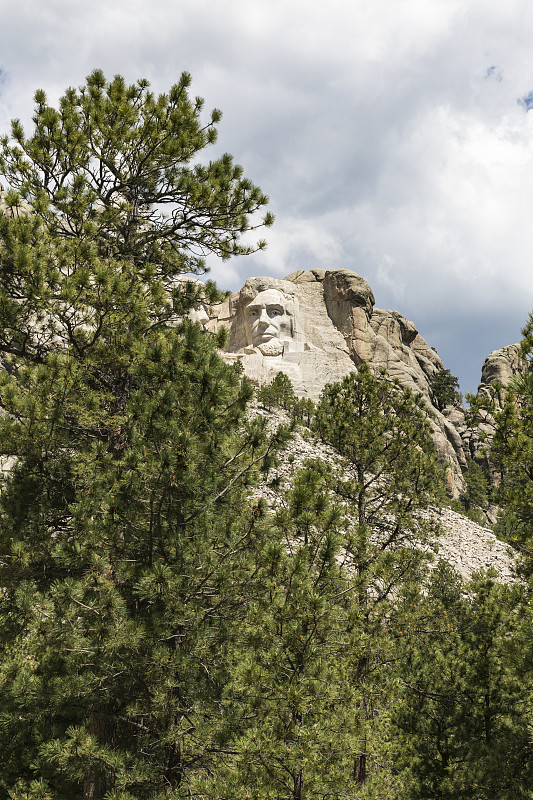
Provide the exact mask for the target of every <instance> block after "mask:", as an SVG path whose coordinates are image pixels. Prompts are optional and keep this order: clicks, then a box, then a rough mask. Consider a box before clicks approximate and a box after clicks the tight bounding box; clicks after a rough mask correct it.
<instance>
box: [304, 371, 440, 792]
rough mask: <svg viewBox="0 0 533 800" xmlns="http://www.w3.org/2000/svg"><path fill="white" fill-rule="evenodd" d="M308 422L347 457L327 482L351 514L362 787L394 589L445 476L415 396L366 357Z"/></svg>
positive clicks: (428, 536)
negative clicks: (359, 640)
mask: <svg viewBox="0 0 533 800" xmlns="http://www.w3.org/2000/svg"><path fill="white" fill-rule="evenodd" d="M313 426H314V429H315V430H316V431H317V433H318V434H319V435H320V436H321V437H322V439H324V440H325V441H327V442H329V443H330V444H332V445H333V446H334V447H336V448H337V450H338V451H339V452H340V453H341V454H342V455H343V456H345V458H346V460H347V470H346V474H345V475H339V476H338V477H337V479H336V482H335V485H334V490H335V492H336V493H337V495H338V497H339V498H340V499H341V501H342V502H343V503H344V504H345V505H346V507H347V509H348V513H349V514H350V515H351V520H352V524H351V526H350V528H349V530H348V531H347V534H346V536H345V540H344V545H343V546H344V548H345V549H346V553H347V559H348V562H349V563H350V564H351V569H352V572H353V575H354V583H355V586H356V602H357V604H358V607H359V616H360V626H361V633H362V635H363V637H364V640H365V642H366V645H365V648H364V650H363V651H362V652H361V653H360V654H359V655H358V658H357V663H356V665H355V667H354V670H353V673H352V681H353V682H354V685H355V686H356V687H364V688H365V691H363V693H362V696H361V700H360V717H361V718H363V719H365V720H366V722H367V733H366V734H363V735H362V737H361V740H360V747H359V752H357V753H356V754H355V759H354V766H353V777H354V782H355V784H356V785H358V786H359V788H360V789H363V788H364V787H365V785H366V783H367V781H368V779H369V770H368V764H369V759H370V757H371V756H372V742H371V737H372V729H373V725H374V722H373V721H374V720H375V719H376V718H377V717H378V716H379V709H378V708H377V707H376V701H375V693H373V692H371V691H370V689H371V688H372V687H373V686H374V685H378V684H380V682H381V681H382V679H383V670H382V667H383V665H384V664H385V663H386V662H387V659H388V655H387V652H388V648H389V645H390V640H389V638H388V631H389V630H390V629H391V626H392V625H393V622H394V617H395V595H396V596H397V595H398V593H400V592H401V591H403V588H402V587H404V585H405V584H408V583H409V582H412V581H420V580H421V572H420V570H421V568H422V565H423V564H424V561H425V558H426V557H425V556H424V554H423V552H422V549H421V547H422V546H423V545H425V544H430V545H431V543H432V541H433V539H434V537H435V535H436V532H437V530H436V525H435V524H434V523H432V522H431V521H430V518H429V517H427V516H426V517H424V515H423V514H422V513H421V512H422V511H423V510H424V509H427V508H428V507H429V506H430V505H431V504H432V503H434V502H436V501H437V500H438V499H439V498H442V497H443V495H444V479H443V475H442V470H441V468H440V466H439V465H438V463H437V457H436V452H435V448H434V445H433V442H432V439H431V435H430V429H429V423H428V421H427V416H426V412H425V410H424V405H423V400H422V398H421V397H420V396H415V395H413V394H412V393H411V392H410V391H408V390H406V389H402V388H401V387H400V386H399V385H398V384H397V383H395V382H390V381H387V380H385V379H383V377H376V376H374V375H373V374H372V372H371V371H370V369H369V368H368V367H367V366H366V365H363V366H361V367H359V368H358V371H357V372H353V373H350V374H349V375H347V376H346V377H345V378H344V380H343V381H342V382H341V383H338V384H333V385H330V386H327V387H326V388H325V389H324V391H323V393H322V397H321V399H320V402H319V403H318V406H317V409H316V414H315V417H314V421H313ZM370 777H371V776H370Z"/></svg>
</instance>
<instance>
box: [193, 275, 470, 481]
mask: <svg viewBox="0 0 533 800" xmlns="http://www.w3.org/2000/svg"><path fill="white" fill-rule="evenodd" d="M374 303H375V300H374V295H373V292H372V289H371V288H370V286H369V285H368V283H367V282H366V281H365V280H364V278H362V277H361V276H360V275H357V274H356V273H355V272H351V271H350V270H347V269H336V270H300V271H297V272H293V273H292V274H291V275H289V276H288V277H287V278H285V279H284V280H277V279H275V278H267V277H258V278H249V279H248V280H247V281H246V283H245V284H244V286H243V287H242V289H241V290H240V291H239V292H237V293H235V294H233V295H231V297H229V298H228V299H227V300H226V301H225V302H224V303H222V304H220V305H218V306H216V307H213V308H212V309H210V322H209V324H208V327H209V328H210V329H211V330H216V329H218V328H219V327H220V326H222V325H223V326H225V327H227V328H228V329H229V339H228V344H227V348H226V353H225V358H226V359H227V360H228V361H230V362H231V361H239V362H240V363H241V364H242V366H243V369H244V372H245V374H246V375H248V376H249V377H250V378H251V379H252V380H254V381H255V382H256V383H258V384H263V383H266V382H269V381H271V380H272V379H273V378H274V377H275V375H276V374H277V373H278V372H279V371H282V372H284V373H286V374H287V375H288V377H289V378H290V379H291V381H292V383H293V385H294V388H295V391H296V393H297V394H298V395H300V396H304V397H311V398H312V399H313V400H317V399H318V397H319V396H320V393H321V391H322V389H323V388H324V386H325V385H326V384H327V383H332V382H335V381H339V380H342V378H343V377H344V376H345V375H346V374H348V373H349V372H351V371H353V370H355V369H357V366H358V365H360V364H362V363H366V364H369V365H371V367H372V368H373V369H374V370H375V372H376V373H377V372H379V371H384V372H385V374H386V375H387V376H388V377H390V378H392V379H397V380H398V381H399V382H400V383H401V384H402V385H403V386H406V387H408V388H410V389H412V390H413V391H414V392H419V393H420V394H422V396H423V397H424V398H425V401H426V403H427V406H428V410H429V411H430V412H431V413H430V420H431V425H432V429H433V437H434V440H435V443H436V446H437V449H438V451H439V453H440V456H441V458H442V460H443V462H444V463H445V464H446V465H447V471H448V478H449V483H450V491H451V493H452V494H455V495H456V494H457V493H458V491H459V490H460V489H461V487H462V478H461V475H462V468H464V466H465V465H466V458H465V445H464V442H463V440H462V438H461V432H460V431H461V428H462V427H466V426H465V425H464V410H462V409H460V408H457V409H455V408H454V409H453V418H450V411H452V410H451V409H445V413H442V412H441V411H440V410H439V409H438V408H437V407H436V406H435V405H434V403H433V399H432V393H431V389H430V379H431V377H432V376H433V375H434V374H435V372H437V371H438V370H441V369H443V368H444V364H443V363H442V361H441V359H440V358H439V356H438V355H437V353H436V352H435V351H434V350H433V349H432V348H431V347H430V346H429V345H428V344H427V342H426V341H425V340H424V339H423V338H422V336H420V334H419V333H418V331H417V329H416V326H415V325H414V323H413V322H411V321H409V320H407V319H406V318H405V317H403V316H402V315H401V314H400V313H399V312H397V311H389V310H386V309H381V308H376V307H375V305H374Z"/></svg>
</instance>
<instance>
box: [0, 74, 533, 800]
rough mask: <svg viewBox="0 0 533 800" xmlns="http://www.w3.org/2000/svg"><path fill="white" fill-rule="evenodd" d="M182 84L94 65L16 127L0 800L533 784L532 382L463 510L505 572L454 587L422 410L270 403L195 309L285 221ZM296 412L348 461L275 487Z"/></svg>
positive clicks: (394, 388)
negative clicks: (506, 577)
mask: <svg viewBox="0 0 533 800" xmlns="http://www.w3.org/2000/svg"><path fill="white" fill-rule="evenodd" d="M189 85H190V78H189V76H188V75H187V74H184V75H183V76H182V78H181V80H180V82H179V83H178V84H177V85H175V86H173V87H172V88H171V89H170V91H169V93H168V94H166V95H161V96H158V97H156V96H154V95H153V94H152V93H151V92H150V89H149V86H148V84H147V82H146V81H139V82H138V83H137V84H135V85H132V86H128V85H126V83H125V82H124V80H123V79H122V78H120V77H115V78H114V79H113V80H112V81H110V82H108V81H106V79H105V77H104V76H103V75H102V73H101V72H99V71H95V72H94V73H92V75H90V76H89V77H88V78H87V81H86V84H85V85H84V86H83V87H81V88H80V89H79V90H75V89H69V90H67V92H66V93H65V94H64V96H63V97H62V98H61V100H60V103H59V106H58V108H57V109H56V108H53V107H51V106H49V105H48V103H47V100H46V97H45V95H44V93H43V92H41V91H39V92H37V93H36V95H35V114H34V118H33V119H34V125H35V128H34V131H33V133H32V134H31V136H27V135H26V134H25V132H24V130H23V129H22V126H21V125H20V123H19V122H18V121H15V122H14V123H13V125H12V131H11V136H10V137H7V136H6V137H4V138H3V139H2V140H1V143H0V175H1V176H2V181H3V184H4V186H3V192H2V195H1V198H0V202H1V209H0V356H1V360H2V367H3V368H2V370H1V371H0V407H1V408H2V412H3V413H2V416H1V418H0V453H1V455H2V459H3V461H2V463H3V479H2V491H1V493H0V586H1V587H2V591H1V593H0V640H1V644H2V649H1V655H0V747H1V751H2V758H1V763H0V800H3V799H4V798H6V800H7V798H12V799H15V800H44V798H48V799H52V798H53V799H54V800H72V798H86V799H87V800H88V799H89V798H90V799H91V800H104V799H105V800H133V799H134V798H135V800H141V799H146V800H148V799H150V800H163V798H166V799H167V800H170V798H205V799H206V800H207V799H208V798H209V799H210V800H225V799H227V800H233V799H235V800H238V799H239V798H242V799H243V800H244V798H255V800H265V799H266V798H275V799H276V800H315V799H317V800H326V798H327V799H328V800H347V799H349V798H368V799H369V800H370V798H373V799H374V800H469V799H470V798H471V799H472V800H489V799H490V800H496V799H501V800H504V799H505V800H519V799H520V798H531V797H533V741H532V732H531V731H532V726H533V615H532V612H533V606H532V594H531V589H532V583H531V581H532V577H531V576H532V573H533V561H532V555H533V550H532V548H533V540H532V537H533V471H532V466H531V465H532V455H533V382H532V380H531V372H530V371H528V370H527V369H526V371H525V372H524V375H523V376H522V377H521V378H520V379H519V380H516V381H515V382H514V383H513V384H512V385H511V386H510V387H509V388H508V389H506V390H505V392H504V394H505V397H504V401H503V410H502V411H498V412H496V411H494V409H492V411H494V413H495V415H496V434H495V437H494V441H493V443H492V446H491V448H490V450H489V449H487V452H486V454H485V455H484V457H483V460H482V461H480V463H477V462H472V464H470V466H469V469H468V471H467V474H466V475H465V486H466V488H465V492H464V494H463V496H462V498H461V499H460V500H459V501H456V502H460V504H461V505H460V507H461V508H462V509H463V510H464V511H466V512H469V513H470V514H471V515H473V516H474V517H476V515H478V516H479V515H482V514H483V513H484V510H485V508H486V506H487V504H488V503H489V502H490V503H491V504H492V505H496V504H497V505H498V506H499V508H500V509H501V511H500V517H499V520H498V523H497V525H496V530H497V533H498V535H499V536H501V537H502V538H504V539H505V540H506V541H509V542H510V543H512V544H513V546H514V547H515V548H516V550H517V552H518V553H519V557H520V561H519V574H518V575H517V580H516V582H515V583H514V584H512V585H501V584H499V583H498V582H496V581H495V579H494V576H493V575H491V574H476V575H475V576H474V578H473V580H472V581H470V582H469V583H465V582H463V581H462V580H461V578H460V577H459V575H458V574H457V573H456V572H454V570H453V568H452V567H451V566H450V565H448V564H446V563H444V562H442V561H439V559H438V534H439V531H438V529H437V526H436V524H434V523H432V522H431V516H430V515H428V514H425V513H423V512H424V511H425V510H427V509H428V508H430V507H431V506H432V505H439V504H446V503H449V502H450V499H449V498H448V497H447V496H446V488H445V480H444V476H443V470H442V467H441V465H440V464H439V462H438V458H437V455H436V452H435V448H434V445H433V441H432V439H431V436H430V428H429V424H428V420H427V410H426V407H425V406H424V404H423V403H422V401H421V398H420V397H417V396H415V395H413V394H412V393H411V392H409V391H407V390H406V389H403V388H402V387H400V386H399V385H398V384H397V383H395V382H393V381H390V380H388V379H387V376H386V375H374V374H373V373H372V372H371V370H370V369H369V368H367V367H361V368H359V369H358V371H357V372H354V373H352V374H350V375H348V376H347V377H346V378H345V379H344V381H343V382H342V383H339V384H334V385H329V386H327V387H326V388H325V390H324V391H323V393H322V396H321V398H320V401H319V402H318V403H317V404H316V406H315V405H314V404H313V403H311V402H310V401H303V400H298V398H296V397H295V396H294V393H293V391H292V387H291V385H290V382H289V381H288V380H287V379H286V378H284V377H283V376H279V377H278V378H276V379H275V380H274V381H273V383H272V384H270V385H268V386H264V387H262V388H261V389H260V390H259V391H258V392H257V391H256V389H255V387H254V386H252V385H251V383H250V382H249V381H248V380H247V379H246V378H245V377H244V376H243V375H242V374H241V372H240V371H239V369H238V368H236V367H235V366H231V365H228V364H226V363H225V362H224V361H223V360H222V359H221V358H220V356H219V354H218V352H219V348H220V346H221V344H222V336H223V335H222V334H221V335H220V336H213V335H211V334H208V333H206V332H205V331H204V330H202V328H201V326H200V325H199V324H198V323H194V322H192V321H191V320H190V319H189V318H188V312H189V311H190V310H191V309H192V308H194V306H195V305H197V304H198V303H199V302H210V301H212V300H213V299H214V298H216V297H217V296H218V294H217V292H218V290H217V289H216V287H215V286H214V285H211V284H209V283H208V284H205V285H199V284H197V283H195V282H192V281H180V280H179V277H180V276H181V275H183V274H184V273H187V274H201V273H202V272H203V270H204V267H205V263H204V259H205V257H206V256H207V255H208V254H210V253H214V254H216V255H218V256H220V257H222V258H229V257H230V256H233V255H239V254H246V253H250V252H253V251H254V249H256V248H261V247H263V246H264V242H263V241H262V240H260V241H258V242H257V244H255V245H250V244H243V243H242V237H243V235H244V234H247V233H248V232H249V231H253V230H255V229H256V228H259V227H261V226H263V225H267V226H268V225H270V224H271V223H272V217H271V215H270V214H268V213H267V214H266V215H265V216H264V217H263V218H262V219H258V217H257V215H258V213H260V212H261V209H262V208H263V207H264V206H265V205H266V203H267V198H266V197H265V195H264V194H263V193H262V192H261V190H260V189H259V188H258V187H256V186H254V185H253V183H251V181H249V180H248V179H247V178H245V177H243V173H242V169H241V168H240V167H239V166H238V165H235V164H234V163H233V160H232V158H231V157H230V156H228V155H224V156H222V157H221V158H219V159H217V160H215V161H212V162H208V163H207V164H202V163H201V162H200V160H199V156H198V153H199V152H200V151H202V150H203V149H204V147H206V146H207V145H209V144H211V143H213V142H214V141H215V139H216V124H217V122H218V120H219V118H220V113H219V112H218V111H214V112H213V114H212V115H211V117H210V119H209V121H208V122H207V123H202V121H201V114H202V101H201V100H200V99H199V98H196V99H195V100H193V99H191V98H190V96H189ZM532 351H533V319H530V320H529V322H528V324H527V325H526V328H525V329H524V340H523V355H524V358H525V359H526V362H527V361H528V360H529V358H530V356H531V353H532ZM441 378H442V380H441V381H440V385H439V384H438V382H437V383H436V384H435V387H434V391H435V392H436V393H439V397H440V399H441V401H442V403H444V404H445V403H446V402H448V401H450V399H451V401H455V399H456V389H457V387H456V383H455V379H454V378H453V376H450V375H449V374H448V375H443V376H441ZM502 391H503V390H502ZM254 393H256V397H257V400H258V402H260V403H262V404H263V406H264V407H266V408H269V407H270V408H273V407H282V408H284V409H285V410H286V411H287V414H286V424H282V425H278V426H272V425H269V424H268V415H267V416H261V415H259V416H258V415H255V416H254V415H253V414H251V413H250V412H249V404H250V401H251V399H252V398H253V396H254ZM483 410H484V411H487V408H485V409H481V408H480V405H479V402H477V401H476V402H474V401H472V405H471V409H470V413H471V415H472V419H475V417H476V414H479V413H481V412H482V411H483ZM488 410H491V409H490V408H489V409H488ZM298 426H303V427H304V428H305V430H306V431H307V433H306V435H307V436H309V437H314V438H315V439H316V440H318V441H322V442H327V443H328V444H329V445H331V446H333V447H334V448H335V449H336V451H337V452H338V454H339V463H337V464H329V463H326V462H324V461H323V460H308V461H307V462H305V463H304V464H303V466H302V467H300V468H295V469H294V470H293V472H292V476H291V481H290V485H288V486H286V485H284V486H282V485H280V484H279V479H278V478H277V477H276V465H277V464H278V463H279V461H280V459H284V458H287V455H286V453H287V450H286V448H287V445H288V444H289V443H290V441H291V436H292V435H293V432H294V430H295V429H296V428H297V427H298ZM339 464H342V469H341V468H339ZM265 485H267V486H269V485H270V486H275V487H276V489H277V490H278V491H279V493H280V497H281V498H282V500H281V502H280V504H279V505H278V506H277V507H276V508H275V509H273V508H270V507H269V506H268V504H267V503H266V502H265V500H264V498H263V497H262V496H261V487H262V486H265Z"/></svg>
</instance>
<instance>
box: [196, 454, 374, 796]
mask: <svg viewBox="0 0 533 800" xmlns="http://www.w3.org/2000/svg"><path fill="white" fill-rule="evenodd" d="M286 503H287V504H286V507H285V508H283V509H281V510H280V511H279V512H278V513H277V515H276V517H275V519H274V523H273V524H274V531H273V536H272V537H271V539H270V540H269V541H268V542H267V543H266V549H265V551H264V552H263V553H262V554H261V556H260V560H259V563H258V565H257V568H256V571H255V575H254V578H253V592H254V593H255V599H254V601H253V602H252V603H251V604H250V606H249V608H248V613H247V616H246V619H245V621H244V628H243V637H242V644H241V647H242V653H241V654H240V657H239V660H238V662H237V664H236V669H235V672H234V676H233V680H232V681H231V682H230V683H229V684H228V686H227V689H226V693H225V694H226V698H227V702H228V704H229V705H230V707H231V709H232V712H233V715H234V719H235V724H238V725H239V727H240V729H241V733H240V735H239V736H238V737H237V738H236V739H235V748H236V750H237V755H236V756H235V757H233V758H230V759H228V763H227V766H226V769H224V770H222V771H221V772H220V773H219V775H218V776H213V778H212V779H210V778H207V777H206V780H205V782H204V785H203V786H202V792H203V793H204V794H202V796H206V797H209V798H213V800H214V798H220V797H231V798H235V800H237V798H243V800H244V798H254V799H255V800H262V799H263V798H269V797H270V798H286V799H287V800H303V799H304V798H311V797H313V798H317V800H318V799H319V798H324V800H325V798H331V797H351V796H352V786H353V780H352V765H353V752H354V750H355V749H356V748H357V742H358V739H359V737H360V735H361V723H360V720H359V695H358V689H357V688H356V687H354V685H353V682H352V681H351V675H352V672H353V669H354V662H355V660H356V658H357V653H358V652H359V651H360V647H361V644H360V620H359V608H358V606H357V604H356V603H354V594H355V589H354V584H353V578H352V576H351V574H350V571H349V569H346V568H345V567H346V563H345V560H346V559H345V554H344V553H343V549H342V543H343V542H342V533H341V523H342V517H343V515H342V513H341V512H340V509H339V508H338V507H335V506H334V505H332V503H331V500H330V497H329V488H328V470H327V467H326V466H325V465H324V464H323V463H320V462H308V463H306V464H305V465H304V467H303V468H302V469H301V470H300V471H299V472H298V473H297V474H296V476H295V479H294V483H293V486H292V488H291V490H290V491H289V493H288V497H287V501H286ZM343 562H344V563H343ZM202 792H201V793H202Z"/></svg>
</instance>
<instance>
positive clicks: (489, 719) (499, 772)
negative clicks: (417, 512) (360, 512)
mask: <svg viewBox="0 0 533 800" xmlns="http://www.w3.org/2000/svg"><path fill="white" fill-rule="evenodd" d="M523 602H524V598H523V588H522V587H520V586H514V587H507V586H501V585H498V584H497V583H496V582H495V581H494V580H493V579H492V577H491V576H490V575H484V574H478V575H475V576H474V577H473V579H472V581H471V582H469V583H466V584H463V583H462V581H461V579H460V578H459V576H458V574H457V573H455V572H454V570H453V569H452V568H451V567H450V566H448V565H446V564H444V563H443V562H441V563H440V564H439V566H438V568H437V569H436V570H435V573H434V575H433V577H432V580H431V582H430V583H429V586H428V587H427V591H426V592H418V593H417V594H415V595H413V596H412V597H411V599H410V604H411V607H412V609H413V612H412V619H413V620H414V624H413V625H412V626H411V627H410V628H409V629H404V631H403V632H402V634H401V635H400V636H399V638H398V652H399V656H398V662H397V663H398V677H399V686H400V687H403V688H402V689H401V691H400V693H399V695H398V696H397V698H396V702H395V704H394V705H393V710H392V723H393V734H392V738H391V741H392V744H393V761H394V763H395V765H396V767H397V769H398V770H399V771H400V773H401V776H402V780H403V784H404V788H403V793H402V797H403V798H405V800H422V798H423V800H429V799H430V798H435V800H437V798H438V800H467V798H472V799H473V800H489V799H490V800H493V798H494V799H495V798H498V799H500V800H506V799H507V798H508V800H511V798H522V797H523V798H527V797H530V795H531V787H532V785H533V783H532V781H533V758H532V756H533V751H532V748H531V743H530V735H529V720H530V714H529V707H528V701H529V697H530V691H531V672H530V670H529V674H528V669H527V665H526V663H525V662H524V659H523V652H522V653H521V657H520V659H519V660H518V659H516V661H515V659H514V658H513V650H515V649H516V648H517V647H520V643H521V642H522V643H523V633H524V623H523V622H522V616H523V611H524V605H523Z"/></svg>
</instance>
